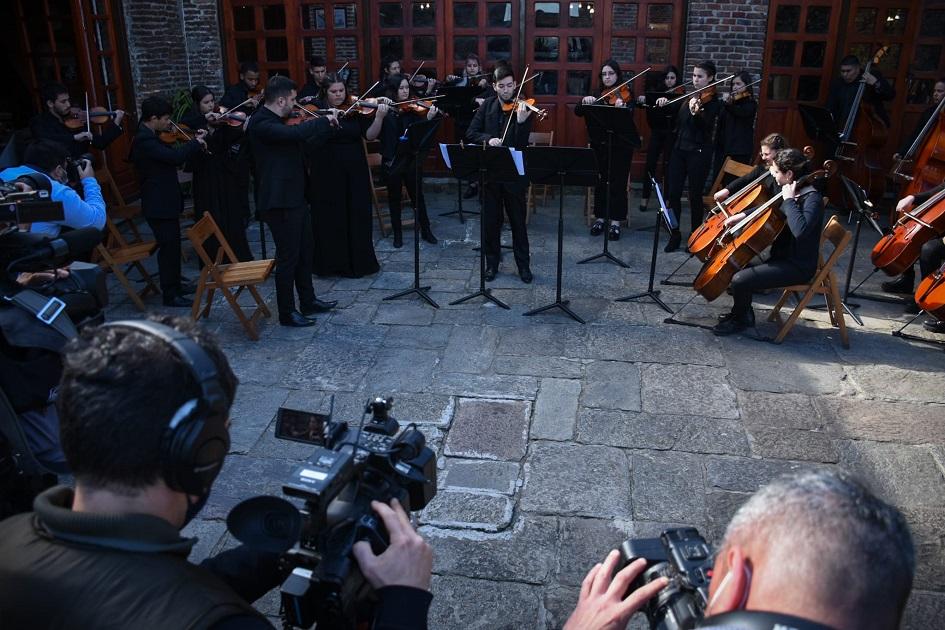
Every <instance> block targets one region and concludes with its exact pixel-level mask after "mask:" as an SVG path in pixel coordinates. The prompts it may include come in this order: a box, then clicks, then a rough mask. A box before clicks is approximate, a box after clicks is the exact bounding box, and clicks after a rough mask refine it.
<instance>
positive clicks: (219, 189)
mask: <svg viewBox="0 0 945 630" xmlns="http://www.w3.org/2000/svg"><path fill="white" fill-rule="evenodd" d="M190 95H191V98H192V99H193V103H194V104H193V106H192V107H191V108H190V110H189V111H188V112H187V113H186V114H184V116H183V117H182V118H181V122H182V123H183V124H184V125H187V126H188V127H190V128H191V129H205V130H207V136H206V138H205V139H206V142H207V148H208V149H209V150H208V151H200V152H198V153H195V154H194V155H193V156H191V159H190V164H189V166H190V170H191V172H193V176H194V179H193V185H192V191H193V196H194V214H195V215H196V217H197V218H198V219H199V218H200V217H201V216H202V215H203V213H204V212H209V213H210V214H211V216H213V220H214V221H216V224H217V226H219V228H220V231H221V232H223V236H224V238H226V241H227V243H229V244H230V247H231V248H232V249H233V253H234V254H236V257H237V259H238V260H240V261H247V260H252V259H253V255H252V253H251V252H250V250H249V243H248V242H247V240H246V222H247V220H248V218H249V168H248V164H247V163H246V162H245V160H240V159H238V153H239V143H240V141H241V140H242V138H243V128H242V125H240V124H239V123H238V122H237V124H236V125H228V124H224V121H223V120H221V119H220V115H219V114H218V113H217V112H216V111H215V106H216V102H215V100H214V94H213V92H212V91H211V90H210V88H208V87H207V86H205V85H198V86H195V87H194V88H193V89H192V90H191V91H190ZM234 115H235V114H234ZM206 247H207V254H208V255H209V256H210V258H214V257H215V256H216V254H217V248H218V247H219V244H218V243H217V242H216V239H211V241H208V242H207V244H206Z"/></svg>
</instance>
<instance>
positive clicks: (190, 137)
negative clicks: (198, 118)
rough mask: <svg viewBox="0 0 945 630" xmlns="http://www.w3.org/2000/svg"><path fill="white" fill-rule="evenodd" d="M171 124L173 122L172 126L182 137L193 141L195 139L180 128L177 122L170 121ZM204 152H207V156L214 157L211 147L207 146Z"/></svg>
mask: <svg viewBox="0 0 945 630" xmlns="http://www.w3.org/2000/svg"><path fill="white" fill-rule="evenodd" d="M170 122H171V126H173V127H174V129H176V130H177V133H179V134H181V135H182V136H184V137H185V138H187V139H188V140H193V139H194V137H193V136H192V135H190V134H189V133H187V132H186V131H184V130H183V129H181V128H180V126H179V125H178V124H177V123H176V122H174V121H173V120H172V121H170ZM203 150H204V151H206V153H207V155H213V154H212V153H210V148H209V147H206V146H205V147H203Z"/></svg>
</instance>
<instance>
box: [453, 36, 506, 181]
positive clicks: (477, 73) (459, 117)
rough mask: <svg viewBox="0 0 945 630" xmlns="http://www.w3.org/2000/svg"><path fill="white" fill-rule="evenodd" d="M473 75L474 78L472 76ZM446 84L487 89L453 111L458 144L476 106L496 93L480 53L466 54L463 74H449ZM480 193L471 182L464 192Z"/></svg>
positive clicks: (464, 133)
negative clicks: (483, 65)
mask: <svg viewBox="0 0 945 630" xmlns="http://www.w3.org/2000/svg"><path fill="white" fill-rule="evenodd" d="M470 77H473V78H470ZM446 85H448V86H456V87H466V86H469V85H478V86H479V87H481V88H483V90H485V91H484V92H482V93H480V94H479V96H476V97H475V98H473V99H472V100H471V101H470V102H469V103H468V105H467V106H465V107H460V108H458V109H457V110H456V112H452V117H453V131H454V134H455V136H454V137H455V142H456V143H457V144H458V143H460V142H461V141H462V140H463V139H464V138H465V137H466V130H467V129H469V123H471V122H472V119H473V115H474V114H475V111H476V108H477V107H479V106H480V105H482V104H483V103H484V102H485V100H486V98H488V97H489V96H492V95H494V94H495V92H494V91H493V89H492V86H491V85H489V79H488V78H487V77H486V75H485V74H484V73H483V72H482V64H481V63H480V62H479V55H477V54H476V53H473V52H470V53H467V54H466V60H465V64H464V66H463V74H462V76H456V75H453V74H451V75H448V76H447V77H446ZM478 194H479V184H478V183H477V182H469V185H468V186H467V187H466V190H465V191H464V192H463V198H464V199H472V198H473V197H475V196H477V195H478Z"/></svg>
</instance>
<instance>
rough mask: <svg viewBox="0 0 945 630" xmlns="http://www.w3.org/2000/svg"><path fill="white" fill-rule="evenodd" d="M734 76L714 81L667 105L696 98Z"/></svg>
mask: <svg viewBox="0 0 945 630" xmlns="http://www.w3.org/2000/svg"><path fill="white" fill-rule="evenodd" d="M734 76H735V75H734V74H731V75H729V76H727V77H725V78H724V79H719V80H718V81H713V82H712V83H710V84H709V85H704V86H702V87H701V88H699V89H698V90H693V91H692V92H690V93H689V94H683V95H682V96H679V97H677V98H674V99H673V100H671V101H670V102H668V103H666V104H667V105H672V104H673V103H676V102H677V101H681V100H683V99H686V98H692V97H693V96H695V95H696V94H698V93H699V92H701V91H702V90H707V89H709V88H710V87H712V86H713V85H718V84H719V83H725V82H726V81H728V80H729V79H731V78H732V77H734Z"/></svg>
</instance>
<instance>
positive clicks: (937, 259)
mask: <svg viewBox="0 0 945 630" xmlns="http://www.w3.org/2000/svg"><path fill="white" fill-rule="evenodd" d="M942 263H945V243H943V242H942V239H941V238H940V237H936V238H933V239H932V240H931V241H929V242H927V243H926V244H925V245H923V246H922V249H921V250H920V252H919V273H921V274H922V277H923V278H925V277H926V276H928V275H929V274H930V273H932V272H933V271H937V270H938V268H939V267H941V266H942ZM902 277H903V278H905V279H906V281H907V282H912V283H915V265H913V266H912V267H909V268H908V269H906V270H905V271H904V272H902Z"/></svg>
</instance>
